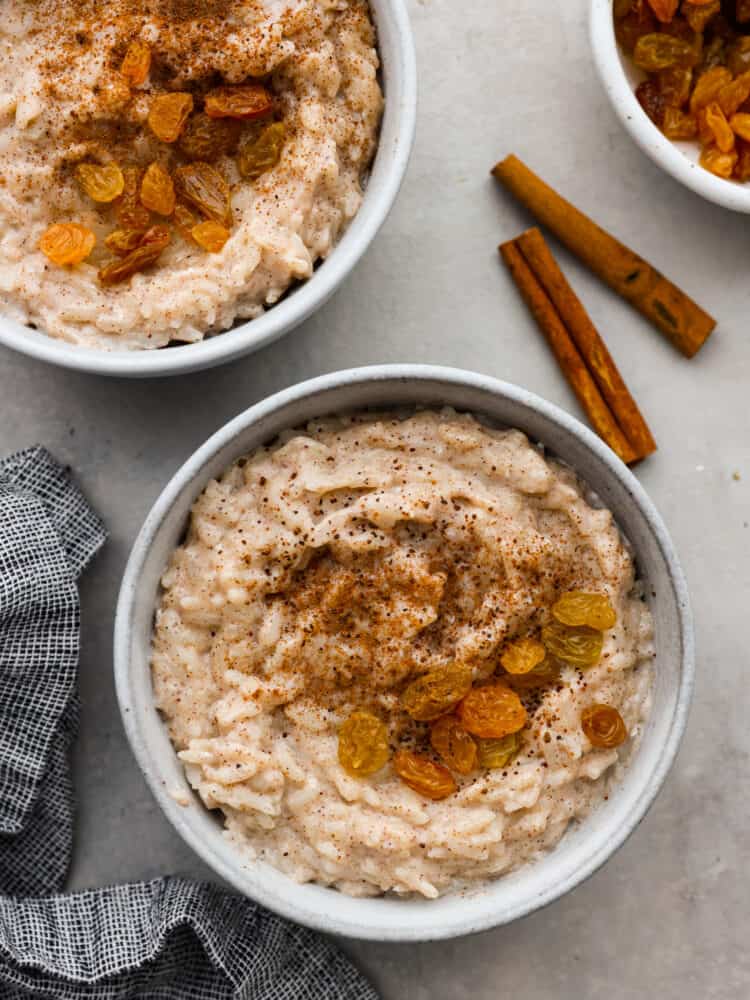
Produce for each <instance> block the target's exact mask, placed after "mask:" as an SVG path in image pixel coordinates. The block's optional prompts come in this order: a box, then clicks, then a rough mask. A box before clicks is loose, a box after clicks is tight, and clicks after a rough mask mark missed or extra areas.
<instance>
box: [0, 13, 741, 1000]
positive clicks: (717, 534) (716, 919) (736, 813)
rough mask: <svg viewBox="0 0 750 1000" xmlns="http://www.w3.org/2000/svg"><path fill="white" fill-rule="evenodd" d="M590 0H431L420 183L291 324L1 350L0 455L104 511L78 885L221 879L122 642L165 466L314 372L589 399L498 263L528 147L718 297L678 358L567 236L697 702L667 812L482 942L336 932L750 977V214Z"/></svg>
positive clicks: (423, 972) (555, 961)
mask: <svg viewBox="0 0 750 1000" xmlns="http://www.w3.org/2000/svg"><path fill="white" fill-rule="evenodd" d="M586 6H587V4H586V2H585V0H558V2H557V3H550V2H549V0H517V2H511V0H472V2H471V3H457V2H456V0H424V2H423V3H419V2H414V0H412V2H411V3H410V7H411V15H412V20H413V25H414V31H415V34H416V40H417V48H418V56H419V71H420V111H419V125H418V135H417V143H416V148H415V153H414V157H413V159H412V163H411V167H410V170H409V173H408V176H407V180H406V183H405V185H404V188H403V190H402V192H401V196H400V199H399V201H398V203H397V207H396V208H395V210H394V212H393V214H392V215H391V217H390V219H389V221H388V222H387V224H386V225H385V227H384V229H383V230H382V232H381V234H380V235H379V237H378V238H377V240H376V241H375V244H374V245H373V247H372V248H371V250H370V251H369V252H368V254H367V255H366V256H365V259H364V260H363V261H362V262H361V263H360V265H359V267H358V268H357V270H356V272H355V273H354V275H353V276H352V277H351V279H350V280H349V281H348V283H347V284H346V285H345V287H344V288H343V289H342V291H340V292H339V293H338V295H337V296H336V297H335V299H334V300H333V301H331V302H330V303H329V304H328V305H327V306H326V307H325V308H324V309H323V310H322V311H321V312H320V313H319V314H318V315H317V316H316V317H314V318H313V319H312V320H311V321H309V322H308V323H307V324H306V325H305V326H304V327H302V328H301V329H299V330H298V331H296V332H295V333H293V334H292V335H291V336H290V337H288V338H286V339H284V340H282V341H280V342H278V343H276V344H275V345H272V346H271V347H269V348H267V349H266V350H263V351H261V352H260V353H259V354H256V355H254V356H251V357H248V358H246V359H244V360H242V361H240V362H237V363H234V364H232V365H230V366H227V367H223V368H219V369H216V370H214V371H210V372H206V373H203V374H198V375H193V376H189V377H183V378H175V379H172V380H164V381H159V382H150V383H149V382H140V383H139V382H131V381H119V382H118V381H109V380H97V379H96V378H94V377H89V376H83V375H77V374H71V373H66V372H64V371H58V370H55V369H54V368H51V367H46V366H45V365H42V364H37V363H34V362H32V361H30V360H27V359H25V358H22V357H20V356H17V355H15V354H13V353H11V352H9V351H7V350H4V349H0V393H1V396H0V399H2V422H1V425H0V445H1V446H2V451H3V452H7V451H10V450H11V449H14V448H18V447H22V446H25V445H28V444H31V443H33V442H37V441H38V442H41V443H43V444H45V445H47V446H48V447H49V448H50V449H51V450H52V451H53V452H54V453H55V454H56V455H57V456H58V458H60V459H61V460H62V461H64V462H69V463H70V465H71V466H72V467H73V468H74V469H75V471H76V473H77V475H78V477H79V478H80V480H81V482H82V484H83V486H84V488H85V490H86V492H87V494H88V495H89V497H90V498H91V500H92V501H93V502H94V504H95V505H96V507H97V509H98V510H99V511H100V512H101V514H102V515H103V516H104V518H105V519H106V521H107V524H108V525H109V527H110V529H111V532H112V537H111V539H110V541H109V543H108V545H107V547H106V550H105V551H104V552H103V554H102V555H101V556H100V557H99V558H98V559H97V561H96V563H95V565H94V566H93V567H92V568H91V569H90V570H89V572H88V573H87V574H86V576H85V579H84V581H83V584H82V606H83V657H82V664H81V687H82V695H83V724H82V731H81V736H80V738H79V740H78V746H77V749H76V782H77V788H78V795H79V802H80V806H79V817H78V838H77V846H76V855H75V861H74V868H73V874H72V885H73V886H74V887H84V886H95V885H99V884H102V883H109V882H114V881H120V880H124V879H137V878H141V877H144V876H153V875H157V874H160V873H164V872H179V873H183V874H186V875H191V876H197V877H208V875H209V873H208V871H207V870H206V869H205V868H204V867H203V866H202V865H201V863H200V862H199V861H198V860H197V858H196V857H195V856H194V855H193V854H192V853H191V851H190V850H188V849H187V848H186V847H184V846H183V845H182V843H181V842H180V841H179V840H178V838H177V836H176V834H175V833H173V831H172V829H171V828H170V827H169V826H168V825H167V823H166V821H165V820H164V819H163V818H162V816H161V814H160V812H159V811H158V809H157V806H156V805H155V803H154V801H153V800H152V798H151V795H150V793H149V792H148V790H147V788H146V786H145V784H144V782H143V780H142V779H141V776H140V774H139V772H138V770H137V768H136V766H135V763H134V761H133V759H132V757H131V755H130V752H129V749H128V747H127V745H126V742H125V737H124V735H123V731H122V727H121V725H120V719H119V716H118V712H117V707H116V703H115V696H114V690H113V682H112V660H111V632H112V620H113V613H114V607H115V600H116V595H117V588H118V583H119V579H120V575H121V573H122V570H123V567H124V564H125V560H126V557H127V553H128V550H129V547H130V545H131V543H132V541H133V539H134V537H135V535H136V532H137V530H138V528H139V527H140V524H141V522H142V520H143V518H144V516H145V514H146V512H147V510H148V509H149V507H150V505H151V503H152V501H153V500H154V498H155V497H156V495H157V493H158V492H159V490H160V489H161V487H162V486H163V485H164V483H165V482H166V480H167V478H168V477H169V476H170V475H171V474H172V473H173V472H174V471H175V470H176V469H177V467H178V466H179V465H180V464H181V463H182V462H183V461H184V459H185V458H187V457H188V455H190V453H191V452H192V451H193V450H194V449H195V448H196V447H197V446H198V445H199V444H201V443H202V442H203V441H204V440H205V438H206V437H207V436H208V435H209V434H211V433H212V432H213V431H214V430H216V428H218V427H219V426H220V425H221V424H223V423H224V422H225V421H226V420H228V419H229V418H230V417H233V416H234V415H235V414H236V413H238V412H239V411H240V410H242V409H244V408H245V407H247V406H249V405H250V404H252V403H254V402H255V401H256V400H258V399H260V398H261V397H263V396H265V395H267V394H269V393H271V392H274V391H276V390H277V389H281V388H283V387H285V386H288V385H290V384H291V383H293V382H296V381H298V380H300V379H304V378H307V377H310V376H313V375H317V374H319V373H322V372H327V371H331V370H334V369H336V368H343V367H349V366H352V365H362V364H369V363H376V362H384V361H419V362H434V363H442V364H447V365H457V366H461V367H465V368H471V369H474V370H476V371H479V372H485V373H487V374H491V375H497V376H500V377H501V378H504V379H508V380H510V381H513V382H517V383H519V384H520V385H522V386H525V387H527V388H529V389H532V390H534V391H536V392H538V393H540V394H541V395H542V396H545V397H547V398H548V399H551V400H553V401H554V402H556V403H559V404H560V405H562V406H563V407H565V408H567V409H569V410H571V411H572V412H574V413H578V410H577V406H576V403H575V401H574V399H573V398H572V396H571V394H570V392H569V391H568V389H567V387H566V385H565V383H564V381H563V380H562V378H561V376H560V374H559V372H558V371H557V369H556V367H555V364H554V362H553V360H552V358H551V356H550V354H549V353H548V351H547V349H546V347H545V346H544V343H543V342H542V340H541V338H540V335H539V334H538V332H537V330H536V328H535V327H534V326H533V324H532V322H531V321H530V319H529V317H528V316H527V314H526V313H525V311H524V308H523V306H522V305H521V303H520V302H519V300H518V297H517V295H516V292H515V290H514V288H513V286H512V285H511V283H510V281H509V279H508V278H507V276H506V274H505V273H504V272H503V271H502V269H501V267H500V265H499V263H498V256H497V251H496V246H497V243H498V242H499V241H500V240H501V239H507V238H509V237H511V236H513V235H515V234H516V233H517V232H519V231H520V230H521V229H522V228H524V227H525V226H526V224H527V223H528V219H527V218H526V217H525V216H524V214H523V213H522V212H521V211H520V210H519V209H518V208H517V207H516V206H515V205H514V204H512V203H511V202H510V200H509V199H507V198H505V197H504V196H502V195H501V193H500V192H499V191H498V190H497V189H496V188H495V187H494V186H493V184H494V182H492V181H491V180H490V179H489V177H488V171H489V168H490V166H491V165H492V164H493V163H494V161H495V160H497V159H498V158H500V157H501V156H503V155H505V154H506V153H508V152H510V151H515V152H516V153H518V154H519V155H520V156H521V157H522V158H524V159H525V160H526V161H527V162H528V163H529V164H530V165H531V166H532V167H533V168H535V169H536V170H537V171H538V172H539V173H541V174H542V175H543V176H544V177H545V178H546V179H547V180H549V181H550V182H551V183H552V184H553V185H555V186H556V187H557V188H558V189H559V190H560V191H561V192H564V193H565V194H566V195H567V196H568V197H569V198H570V199H571V200H573V201H574V202H576V203H577V204H578V205H580V206H581V207H582V208H584V209H585V210H588V211H589V212H591V213H592V214H593V215H595V217H596V218H597V220H598V221H600V222H601V223H602V224H603V225H605V226H606V227H608V228H610V229H611V230H612V231H614V232H615V233H616V234H617V235H618V236H620V237H621V238H622V239H623V240H624V241H625V242H626V243H628V244H629V245H631V246H632V247H634V248H635V249H637V250H638V251H639V252H640V253H642V254H643V255H644V256H646V257H647V258H649V259H651V260H652V261H654V262H655V263H657V264H658V266H660V267H661V268H662V269H663V270H664V271H665V272H666V273H667V274H668V275H669V276H670V277H672V278H673V279H674V280H675V281H677V282H678V283H679V284H681V285H682V286H683V287H684V288H685V289H687V290H689V291H690V293H691V294H692V295H693V296H694V297H695V298H696V299H697V300H698V301H699V302H701V304H703V305H704V306H705V307H706V308H707V309H708V310H709V311H711V312H713V313H714V314H715V315H716V316H717V317H718V318H719V328H718V330H717V332H716V333H715V335H714V337H713V338H712V340H711V341H710V342H709V344H708V345H707V346H706V347H705V348H704V350H703V351H702V352H701V353H700V354H699V355H698V357H697V358H695V359H694V360H692V361H686V360H685V359H683V358H682V357H681V356H679V355H678V354H677V353H676V352H675V351H673V350H672V349H671V348H670V347H669V346H668V345H667V344H666V343H665V342H664V341H663V340H662V339H661V338H660V336H659V335H658V334H657V333H655V332H654V331H653V330H652V329H651V328H650V327H649V326H648V325H647V324H646V323H645V322H644V321H642V320H641V319H640V317H639V316H638V315H637V314H635V313H633V312H631V311H630V310H629V308H628V307H627V306H626V305H624V304H623V303H622V302H620V300H618V299H617V298H615V297H614V296H613V295H611V294H610V293H609V292H608V291H607V290H606V289H604V288H603V287H601V286H600V285H599V284H598V283H597V282H596V280H595V279H593V278H592V277H590V276H589V275H588V274H587V273H584V272H582V271H581V270H580V269H579V267H578V266H577V265H576V263H575V262H574V261H573V260H571V259H570V258H569V257H568V256H567V255H565V254H563V253H561V255H560V259H561V261H562V263H563V265H564V267H565V270H566V271H567V273H568V274H569V276H570V278H571V280H572V281H573V283H574V285H575V287H576V289H577V290H578V291H579V293H580V295H581V297H582V298H583V300H584V302H585V303H586V305H587V306H588V308H589V310H590V312H591V314H592V315H593V318H594V320H595V322H596V323H597V324H598V326H599V328H600V330H601V331H602V332H603V334H604V335H605V337H606V339H607V341H608V343H609V345H610V347H611V349H612V351H613V353H614V355H615V357H616V358H617V360H618V362H619V364H620V367H621V369H622V371H623V373H624V375H625V376H626V378H627V380H628V382H629V384H630V386H631V388H632V390H633V392H634V394H635V396H636V398H637V399H638V400H639V402H640V403H641V405H642V407H643V409H644V411H645V413H646V414H647V416H648V419H649V421H650V423H651V427H652V429H653V431H654V434H655V436H656V438H657V441H658V442H659V445H660V451H659V453H658V454H657V455H656V456H654V457H653V458H652V459H650V460H649V461H648V462H647V463H645V464H644V465H643V466H642V467H640V468H639V469H638V475H639V476H640V478H641V479H642V481H643V483H644V484H645V486H646V488H647V489H648V490H649V491H650V493H651V495H652V496H653V498H654V500H655V501H656V504H657V506H658V507H659V508H660V510H661V512H662V514H663V515H664V517H665V519H666V521H667V524H668V525H669V527H670V529H671V531H672V534H673V537H674V541H675V543H676V546H677V549H678V551H679V552H680V553H681V556H682V559H683V562H684V567H685V570H686V573H687V576H688V580H689V583H690V585H691V591H692V597H693V603H694V608H695V617H696V626H697V636H698V653H699V656H698V683H697V689H696V698H695V705H694V709H693V712H692V716H691V721H690V725H689V729H688V734H687V738H686V742H685V745H684V748H683V750H682V753H681V755H680V757H679V759H678V762H677V765H676V767H675V769H674V771H673V773H672V775H671V777H670V779H669V781H668V783H667V785H666V788H665V789H664V791H663V792H662V794H661V797H660V798H659V800H658V802H657V804H656V805H655V806H654V808H653V810H652V811H651V813H650V815H649V816H648V817H647V819H646V820H645V822H644V823H643V825H642V826H641V828H640V829H639V830H638V831H637V832H636V833H635V834H634V836H633V837H632V838H631V840H630V841H629V843H628V844H627V845H626V847H625V848H624V849H623V850H622V851H620V853H619V854H618V855H617V856H616V857H615V858H614V859H613V860H612V861H611V862H610V863H609V864H608V865H607V866H606V868H605V869H604V870H603V871H601V872H599V874H597V875H596V876H595V877H594V878H592V879H591V880H590V881H589V882H588V883H587V884H586V885H584V886H582V887H581V888H579V889H578V890H577V891H576V892H574V893H573V894H572V895H570V896H568V897H567V898H566V899H564V900H561V901H559V902H557V903H555V904H554V905H553V906H551V907H549V908H548V909H547V910H546V911H544V912H542V913H538V914H536V915H535V916H533V917H530V918H527V919H526V920H523V921H521V922H519V923H517V924H516V925H514V926H512V927H507V928H504V929H501V930H498V931H494V932H490V933H486V934H483V935H481V936H478V937H475V938H469V939H463V940H458V941H455V942H448V943H443V944H436V945H423V946H414V945H409V946H398V945H396V946H394V945H387V946H385V945H383V946H379V945H372V944H358V943H354V942H351V943H350V942H345V946H346V948H347V950H348V951H350V953H351V954H352V955H353V956H354V957H355V958H356V960H357V961H358V962H359V963H360V964H361V965H362V966H363V967H364V968H365V969H366V970H367V971H368V972H369V974H370V975H371V976H372V978H373V980H374V981H375V982H376V983H377V985H378V986H379V987H380V989H381V990H382V992H383V994H384V996H385V997H386V998H387V1000H427V998H429V1000H495V998H496V997H498V996H512V997H515V998H517V1000H542V998H544V1000H547V998H551V997H555V998H564V1000H568V998H571V1000H572V998H580V1000H600V998H602V997H606V998H607V1000H636V998H638V1000H640V998H641V997H643V996H654V997H659V998H660V1000H743V998H746V997H748V995H750V958H749V957H748V954H749V953H748V946H747V941H748V934H749V933H750V917H749V915H748V874H747V872H748V867H750V848H749V846H748V835H747V830H748V827H749V826H750V806H749V805H748V801H749V798H748V794H747V789H748V763H749V757H750V735H749V732H750V730H749V728H748V725H747V706H748V681H747V675H746V673H745V667H746V662H747V646H748V643H747V637H748V627H749V625H750V615H749V614H748V609H749V608H750V569H749V568H748V537H749V534H750V532H749V529H748V520H750V511H748V496H749V491H750V448H749V446H748V435H747V427H748V392H747V387H748V385H749V384H750V344H748V333H749V332H750V331H749V329H748V305H749V304H750V281H749V280H748V274H749V273H750V267H749V265H750V254H749V253H748V249H749V248H748V244H749V242H750V218H747V217H745V216H740V215H732V214H730V213H728V212H725V211H723V210H722V209H719V208H715V207H713V206H711V205H709V204H708V203H706V202H703V201H702V200H701V199H699V198H698V197H697V196H696V195H693V194H690V193H689V192H688V191H686V190H683V189H682V188H681V187H680V186H678V184H677V183H676V182H675V181H672V180H670V179H669V178H668V177H666V176H665V175H662V174H661V173H660V172H659V171H658V169H657V168H656V167H655V166H653V165H652V164H651V162H650V161H649V160H647V159H645V158H644V156H643V155H642V154H641V153H640V152H639V151H638V150H637V149H636V148H635V147H634V146H633V145H632V144H631V142H630V140H629V139H628V137H627V136H626V134H625V133H624V132H623V131H622V130H621V128H620V126H619V125H618V123H617V121H616V119H615V117H614V114H613V112H612V111H611V110H610V107H609V105H608V103H607V101H606V99H605V97H604V94H603V92H602V89H601V87H600V85H599V82H598V79H597V78H596V76H595V74H594V69H593V66H592V61H591V57H590V53H589V45H588V35H587V26H586ZM321 1000H323V998H321Z"/></svg>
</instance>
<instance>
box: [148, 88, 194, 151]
mask: <svg viewBox="0 0 750 1000" xmlns="http://www.w3.org/2000/svg"><path fill="white" fill-rule="evenodd" d="M192 110H193V97H192V94H182V93H179V92H174V93H170V94H159V96H158V97H155V98H154V100H153V101H152V103H151V108H150V110H149V113H148V124H149V127H150V129H151V131H152V132H153V133H154V135H155V136H156V138H157V139H161V141H162V142H176V141H177V140H178V139H179V137H180V133H181V132H182V130H183V128H184V127H185V122H186V121H187V120H188V116H189V115H190V112H191V111H192Z"/></svg>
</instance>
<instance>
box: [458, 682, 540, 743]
mask: <svg viewBox="0 0 750 1000" xmlns="http://www.w3.org/2000/svg"><path fill="white" fill-rule="evenodd" d="M457 714H458V718H459V719H460V721H461V723H462V725H463V727H464V729H466V730H468V732H470V733H471V734H472V736H481V737H482V739H488V738H490V737H492V738H497V737H500V736H509V735H510V734H511V733H517V732H518V731H519V729H523V727H524V726H525V725H526V709H525V708H524V707H523V705H522V704H521V699H520V698H519V697H518V695H517V694H516V692H515V691H512V690H511V689H510V688H509V687H507V686H506V685H505V684H485V685H483V686H482V687H476V688H473V689H472V690H471V691H469V693H468V694H467V695H466V697H465V698H464V700H463V701H462V702H461V704H460V705H459V706H458V710H457Z"/></svg>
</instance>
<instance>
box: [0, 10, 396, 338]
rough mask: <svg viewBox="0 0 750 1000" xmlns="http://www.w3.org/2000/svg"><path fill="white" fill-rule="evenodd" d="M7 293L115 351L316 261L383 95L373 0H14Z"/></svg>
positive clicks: (239, 314)
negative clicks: (61, 0)
mask: <svg viewBox="0 0 750 1000" xmlns="http://www.w3.org/2000/svg"><path fill="white" fill-rule="evenodd" d="M0 12H1V13H2V17H1V18H0V309H2V310H3V312H4V313H5V314H6V315H8V316H10V317H11V318H13V319H15V320H17V321H19V322H21V323H25V324H32V325H34V326H38V327H39V328H40V329H42V330H43V331H45V332H46V333H48V334H49V335H50V336H53V337H59V338H62V339H64V340H67V341H70V342H72V343H76V344H83V345H87V346H90V347H97V348H102V349H105V350H111V349H123V348H132V349H136V348H154V347H162V346H165V345H166V344H168V343H170V342H186V341H188V342H189V341H196V340H200V339H201V338H203V337H204V336H206V335H207V334H210V333H216V332H219V331H222V330H226V329H227V328H229V327H230V326H231V325H232V324H233V323H234V322H235V321H237V320H243V319H251V318H253V317H256V316H258V315H259V314H260V313H261V312H263V310H264V309H265V308H266V307H268V306H270V305H272V304H273V303H275V302H276V301H277V300H278V299H279V298H280V297H281V296H282V295H283V293H284V292H285V291H286V290H287V289H288V288H289V286H290V284H292V283H294V282H296V281H299V280H303V279H306V278H309V277H310V276H311V274H312V271H313V267H314V265H315V263H316V261H318V260H320V259H321V258H324V257H325V256H326V255H327V254H328V253H329V252H330V250H331V249H332V247H333V246H335V244H336V242H337V241H338V239H339V238H340V236H341V234H342V233H343V231H344V230H345V229H346V226H347V225H348V223H349V222H350V220H351V219H352V217H353V216H354V215H355V213H356V212H357V209H358V208H359V205H360V202H361V200H362V185H363V182H364V180H365V177H366V172H367V169H368V167H369V165H370V162H371V159H372V156H373V153H374V150H375V145H376V141H377V132H378V127H379V121H380V114H381V110H382V104H383V101H382V94H381V90H380V86H379V84H378V80H377V70H378V56H377V52H376V48H375V32H374V28H373V24H372V21H371V18H370V11H369V7H368V4H367V2H366V0H200V2H199V0H142V2H141V0H138V2H136V0H110V2H108V3H107V4H103V3H100V2H98V0H67V2H65V3H58V2H53V0H34V2H29V0H0Z"/></svg>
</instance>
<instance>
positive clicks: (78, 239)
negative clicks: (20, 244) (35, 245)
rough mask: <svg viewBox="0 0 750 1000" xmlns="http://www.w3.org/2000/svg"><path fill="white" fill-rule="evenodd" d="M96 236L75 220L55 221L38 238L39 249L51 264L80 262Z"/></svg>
mask: <svg viewBox="0 0 750 1000" xmlns="http://www.w3.org/2000/svg"><path fill="white" fill-rule="evenodd" d="M95 244H96V236H95V235H94V233H92V232H91V230H90V229H87V228H86V227H85V226H79V225H78V223H77V222H56V223H55V225H54V226H50V227H49V229H47V231H46V232H45V233H44V234H43V236H42V238H41V239H40V240H39V249H40V250H41V251H42V253H43V254H44V255H45V257H48V258H49V259H50V260H51V261H52V263H53V264H58V265H59V266H60V267H62V266H63V265H65V264H80V263H81V261H83V260H86V258H87V257H88V255H89V254H90V253H91V251H92V250H93V249H94V245H95Z"/></svg>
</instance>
